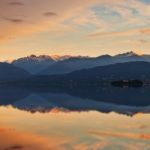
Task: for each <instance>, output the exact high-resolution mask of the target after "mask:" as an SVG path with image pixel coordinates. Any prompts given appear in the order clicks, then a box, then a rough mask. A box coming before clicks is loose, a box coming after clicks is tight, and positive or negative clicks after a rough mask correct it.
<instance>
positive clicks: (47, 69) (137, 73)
mask: <svg viewBox="0 0 150 150" xmlns="http://www.w3.org/2000/svg"><path fill="white" fill-rule="evenodd" d="M149 68H150V56H149V55H137V54H136V53H134V52H128V53H124V54H119V55H115V56H110V55H103V56H99V57H87V56H69V55H65V56H62V57H59V56H55V57H52V56H46V55H40V56H35V55H31V56H29V57H24V58H19V59H18V60H14V61H12V63H0V70H1V72H0V81H12V80H22V79H26V78H29V77H30V78H29V80H31V82H33V81H36V82H37V83H42V82H43V83H44V82H45V83H48V82H51V83H52V82H55V84H56V83H57V82H59V84H60V83H63V82H65V83H67V82H68V81H69V82H68V83H70V82H72V81H74V83H75V82H76V81H78V82H80V84H82V82H87V83H90V82H92V83H93V84H97V83H98V82H101V81H103V80H105V81H106V80H107V81H110V80H123V79H140V80H149V79H150V71H149V70H150V69H149ZM66 81H67V82H66ZM59 84H58V85H59Z"/></svg>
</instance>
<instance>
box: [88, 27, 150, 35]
mask: <svg viewBox="0 0 150 150" xmlns="http://www.w3.org/2000/svg"><path fill="white" fill-rule="evenodd" d="M140 34H141V35H150V28H146V29H134V30H127V31H112V32H111V31H110V32H96V33H91V34H89V35H88V36H89V37H103V36H135V35H140Z"/></svg>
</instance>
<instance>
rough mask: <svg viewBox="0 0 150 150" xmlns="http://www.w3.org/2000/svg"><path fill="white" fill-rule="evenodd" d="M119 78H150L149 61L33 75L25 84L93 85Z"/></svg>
mask: <svg viewBox="0 0 150 150" xmlns="http://www.w3.org/2000/svg"><path fill="white" fill-rule="evenodd" d="M118 80H141V81H149V80H150V63H149V62H142V61H138V62H126V63H118V64H112V65H107V66H99V67H94V68H90V69H81V70H78V71H74V72H71V73H66V74H62V75H61V74H57V75H42V76H41V75H40V76H32V77H31V78H30V79H28V80H27V81H26V80H25V81H23V82H24V83H23V84H25V85H31V86H35V85H36V86H57V87H68V86H69V87H81V86H84V87H88V86H89V87H91V86H93V85H94V86H95V87H97V86H100V85H103V84H107V83H108V84H109V85H110V82H112V81H118Z"/></svg>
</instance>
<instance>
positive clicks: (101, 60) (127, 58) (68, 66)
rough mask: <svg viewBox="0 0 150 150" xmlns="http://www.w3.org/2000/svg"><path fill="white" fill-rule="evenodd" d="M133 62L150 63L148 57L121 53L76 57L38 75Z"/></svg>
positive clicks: (54, 65)
mask: <svg viewBox="0 0 150 150" xmlns="http://www.w3.org/2000/svg"><path fill="white" fill-rule="evenodd" d="M134 61H146V62H150V56H149V55H141V56H140V55H138V54H136V53H134V52H132V51H131V52H128V53H123V54H119V55H115V56H110V55H102V56H99V57H79V58H78V57H77V58H69V59H67V60H63V61H58V62H56V63H54V64H52V65H50V66H49V67H48V68H46V69H44V70H42V71H41V73H40V74H43V75H51V74H64V73H70V72H72V71H76V70H80V69H88V68H93V67H96V66H105V65H110V64H116V63H124V62H134Z"/></svg>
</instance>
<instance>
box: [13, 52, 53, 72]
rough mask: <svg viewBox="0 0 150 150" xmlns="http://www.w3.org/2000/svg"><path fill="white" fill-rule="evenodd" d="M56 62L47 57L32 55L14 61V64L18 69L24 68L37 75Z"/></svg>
mask: <svg viewBox="0 0 150 150" xmlns="http://www.w3.org/2000/svg"><path fill="white" fill-rule="evenodd" d="M54 62H55V60H54V59H52V58H51V57H50V56H47V55H40V56H35V55H31V56H27V57H23V58H19V59H17V60H14V61H13V62H12V64H13V65H15V66H17V67H20V68H23V69H25V70H26V71H28V72H30V73H32V74H36V73H38V72H40V71H41V70H43V69H45V68H46V67H48V66H50V65H52V64H53V63H54Z"/></svg>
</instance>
